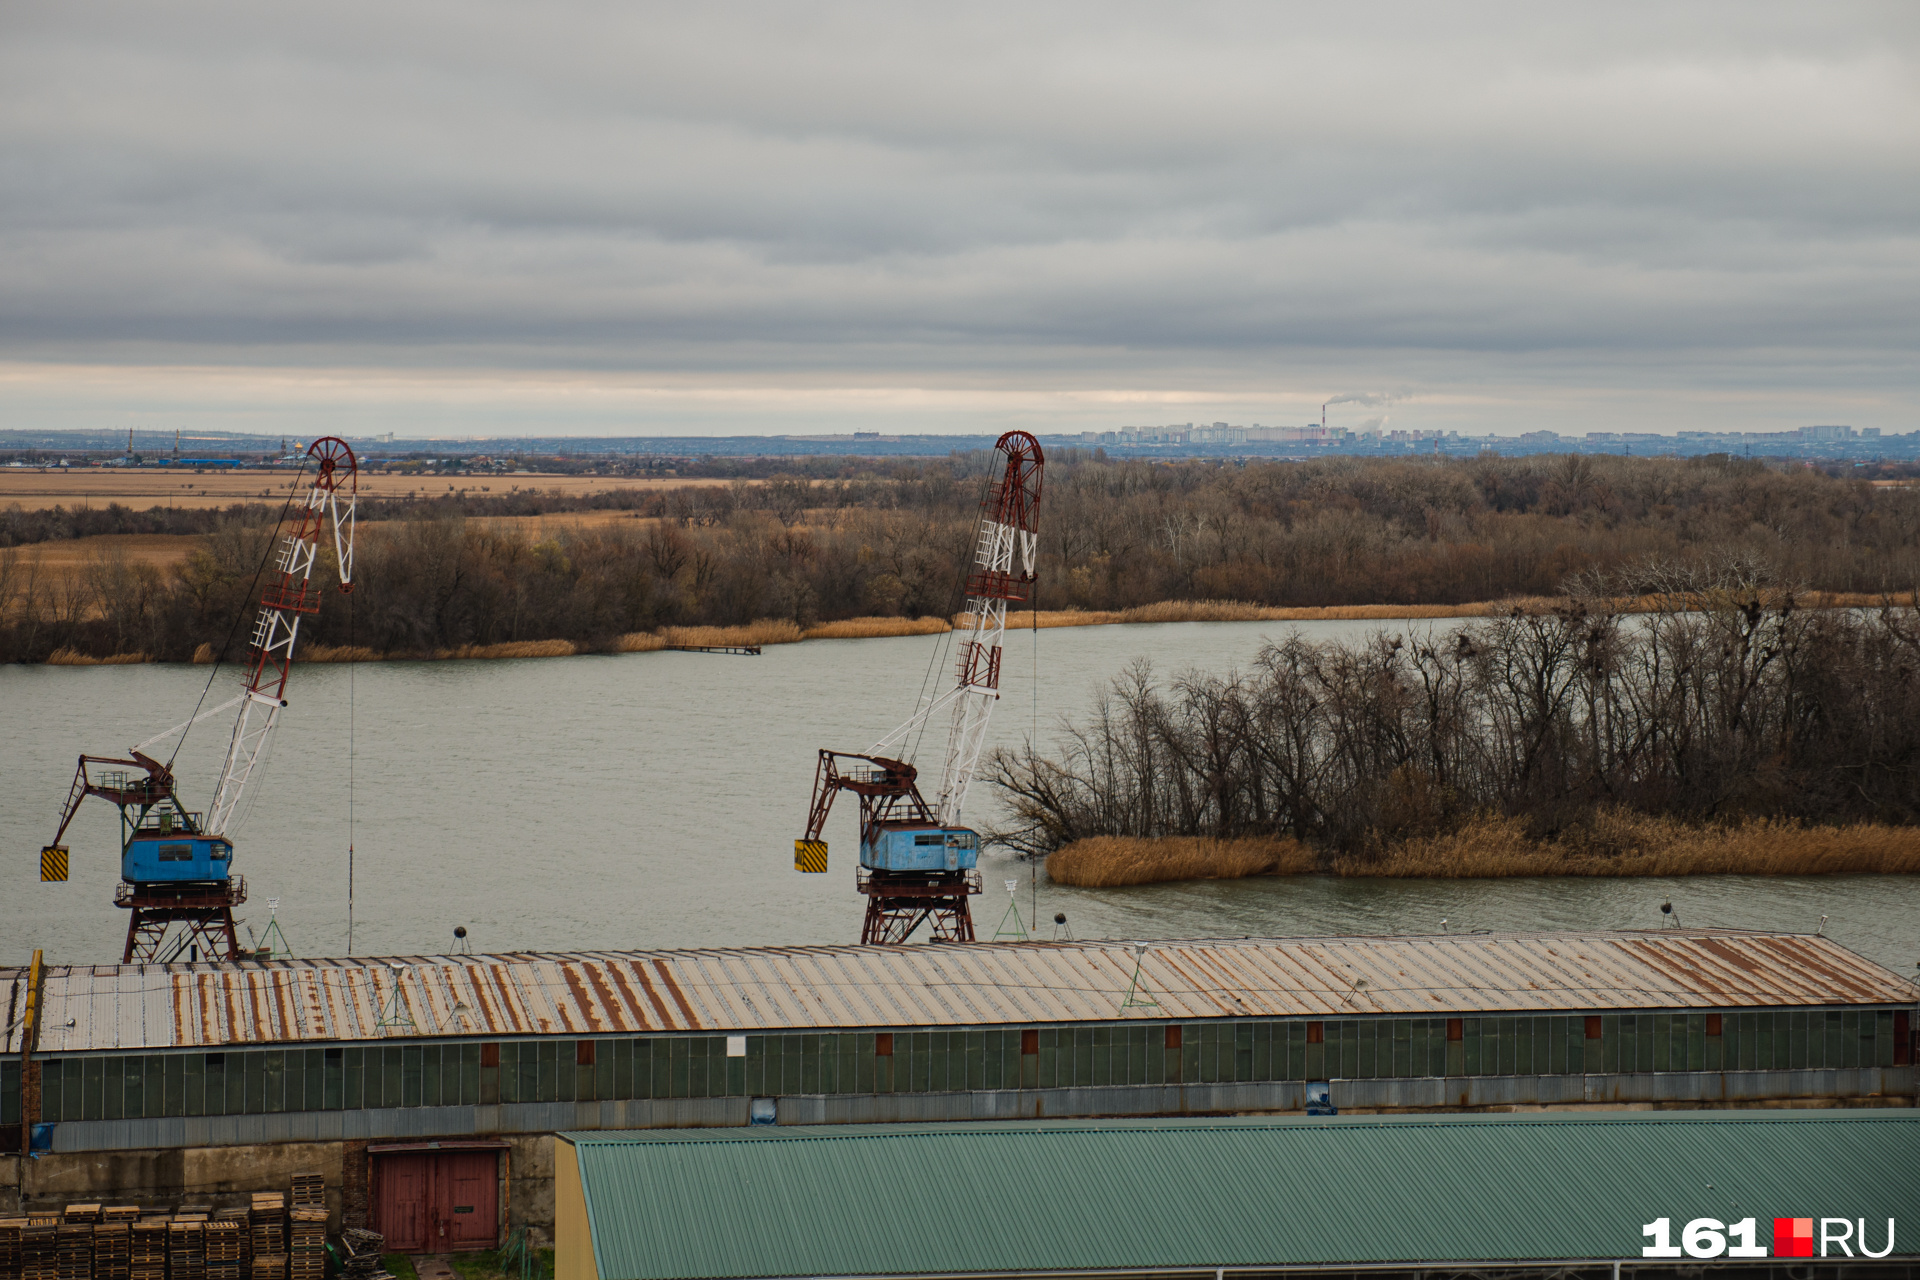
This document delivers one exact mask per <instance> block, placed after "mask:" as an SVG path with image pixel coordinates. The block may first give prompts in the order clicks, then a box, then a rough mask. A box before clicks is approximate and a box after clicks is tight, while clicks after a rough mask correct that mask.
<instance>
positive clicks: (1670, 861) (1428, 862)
mask: <svg viewBox="0 0 1920 1280" xmlns="http://www.w3.org/2000/svg"><path fill="white" fill-rule="evenodd" d="M1315 872H1327V873H1331V874H1333V875H1337V876H1350V877H1355V878H1368V877H1384V878H1396V879H1399V878H1404V879H1434V880H1498V879H1506V878H1511V877H1515V876H1709V875H1743V876H1812V875H1920V828H1915V827H1897V826H1891V825H1887V824H1882V823H1855V824H1852V825H1848V826H1807V825H1803V824H1801V823H1798V822H1792V821H1786V820H1780V819H1772V818H1752V819H1748V820H1747V821H1744V822H1740V823H1734V824H1727V825H1698V824H1693V823H1687V822H1682V821H1680V820H1678V819H1675V818H1662V817H1650V816H1648V815H1645V814H1636V813H1629V812H1626V811H1623V810H1618V809H1614V810H1604V811H1601V812H1599V813H1596V814H1595V815H1594V817H1593V819H1592V821H1591V822H1590V823H1588V824H1587V825H1585V826H1582V827H1579V828H1576V829H1574V830H1572V831H1569V832H1565V833H1562V834H1561V835H1560V836H1559V837H1558V838H1557V839H1554V840H1544V839H1541V838H1539V837H1536V836H1532V835H1529V834H1528V832H1527V830H1526V824H1525V823H1524V822H1523V821H1522V820H1520V819H1518V818H1481V819H1476V820H1474V821H1471V822H1468V823H1467V824H1465V825H1464V826H1462V827H1461V828H1460V829H1459V830H1457V831H1453V832H1450V833H1447V834H1445V835H1438V836H1428V837H1421V838H1416V839H1410V840H1402V841H1397V842H1394V843H1392V844H1389V845H1388V846H1387V847H1386V848H1385V849H1384V850H1383V851H1382V852H1381V853H1380V854H1379V855H1377V856H1375V857H1371V858H1367V857H1339V858H1332V859H1329V860H1322V859H1321V858H1320V857H1318V856H1317V855H1316V854H1315V852H1314V851H1313V849H1311V848H1310V847H1308V846H1307V845H1305V844H1302V843H1301V842H1300V841H1297V840H1292V839H1285V838H1280V839H1263V838H1246V839H1239V840H1213V839H1207V838H1204V837H1197V836H1165V837H1159V838H1143V837H1132V836H1096V837H1093V838H1091V839H1087V840H1077V841H1075V842H1074V843H1072V844H1069V845H1067V846H1065V847H1064V848H1062V849H1061V850H1060V851H1059V852H1057V853H1055V854H1053V855H1051V856H1050V857H1049V858H1048V859H1047V877H1048V878H1049V879H1051V880H1052V881H1054V882H1055V883H1056V884H1068V885H1076V886H1080V887H1083V888H1114V887H1117V886H1120V885H1135V884H1158V883H1163V882H1167V881H1175V880H1234V879H1241V878H1244V877H1247V876H1260V875H1308V874H1312V873H1315Z"/></svg>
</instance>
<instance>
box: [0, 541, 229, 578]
mask: <svg viewBox="0 0 1920 1280" xmlns="http://www.w3.org/2000/svg"><path fill="white" fill-rule="evenodd" d="M199 541H200V539H199V537H198V535H195V534H172V533H109V534H103V535H102V536H100V537H98V538H69V539H67V540H65V541H61V542H30V543H28V544H27V545H26V546H24V547H13V548H9V550H11V551H12V553H13V554H14V555H16V556H18V557H19V559H20V563H21V564H22V565H37V566H39V567H40V568H42V569H48V570H52V571H53V572H55V573H59V572H61V571H63V570H67V569H79V568H82V567H84V566H86V565H89V564H94V563H97V562H99V561H102V560H115V559H121V560H127V561H131V562H134V563H143V564H151V565H156V566H158V567H160V568H163V569H164V568H166V567H167V566H168V565H171V564H177V563H178V562H180V561H182V560H185V559H186V558H187V553H188V552H189V551H192V550H193V548H194V547H195V546H196V545H198V543H199Z"/></svg>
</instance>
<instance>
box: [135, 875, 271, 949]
mask: <svg viewBox="0 0 1920 1280" xmlns="http://www.w3.org/2000/svg"><path fill="white" fill-rule="evenodd" d="M246 900H247V882H246V881H245V880H244V879H242V878H241V877H239V876H235V877H233V878H232V879H230V880H224V881H220V882H217V883H212V884H190V885H159V884H125V883H123V884H121V885H120V886H119V888H118V889H116V890H115V891H114V895H113V905H114V906H116V907H124V908H126V909H127V910H129V911H131V912H133V915H132V917H131V918H129V919H128V921H127V946H126V950H125V951H124V952H123V953H122V954H121V957H120V963H121V964H169V963H172V962H173V961H176V960H179V959H181V958H182V957H186V958H188V959H200V960H244V959H246V958H247V957H246V953H245V952H243V951H241V949H240V936H239V933H238V931H237V930H236V929H235V928H234V922H233V909H234V908H235V907H237V906H239V905H240V904H241V903H243V902H245V901H246ZM175 925H183V926H185V927H184V928H182V929H179V930H175V929H174V926H175Z"/></svg>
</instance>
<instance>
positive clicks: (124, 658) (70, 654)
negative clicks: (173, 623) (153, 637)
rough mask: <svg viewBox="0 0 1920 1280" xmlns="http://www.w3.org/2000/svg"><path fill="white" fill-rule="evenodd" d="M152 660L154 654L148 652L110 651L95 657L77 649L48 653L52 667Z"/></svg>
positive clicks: (131, 663)
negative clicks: (103, 655)
mask: <svg viewBox="0 0 1920 1280" xmlns="http://www.w3.org/2000/svg"><path fill="white" fill-rule="evenodd" d="M152 661H153V655H151V654H146V653H110V654H108V655H107V656H106V657H104V658H93V657H89V656H87V655H86V654H84V653H81V652H80V651H79V650H77V649H55V650H54V651H53V652H52V653H50V654H48V655H47V665H48V666H50V667H126V666H133V665H135V664H137V663H142V662H152Z"/></svg>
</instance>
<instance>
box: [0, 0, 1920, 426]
mask: <svg viewBox="0 0 1920 1280" xmlns="http://www.w3.org/2000/svg"><path fill="white" fill-rule="evenodd" d="M1916 86H1920V24H1916V23H1914V22H1913V21H1912V20H1911V17H1910V14H1909V12H1908V10H1907V9H1905V8H1904V7H1901V6H1888V5H1877V4H1871V3H1859V4H1848V3H1836V4H1830V5H1822V6H1818V7H1817V8H1813V7H1808V6H1802V5H1793V4H1787V3H1784V2H1778V0H1776V2H1768V0H1759V2H1756V3H1739V4H1736V3H1702V4H1695V5H1686V6H1678V7H1675V6H1655V5H1651V4H1644V5H1636V4H1626V5H1616V6H1606V7H1604V8H1600V7H1589V8H1584V9H1582V8H1568V7H1565V6H1560V7H1551V6H1549V7H1542V6H1524V5H1508V4H1495V3H1482V4H1477V5H1470V6H1450V7H1435V6H1430V5H1420V4H1413V3H1382V4H1368V5H1359V6H1297V5H1294V6H1289V5H1269V4H1252V3H1196V4H1189V5H1180V6H1172V5H1163V6H1113V5H1104V4H1092V3H1074V2H1072V0H1063V2H1062V3H1059V4H1053V5H1047V6H1038V7H1036V6H1030V5H1028V6H1022V5H1013V4H994V3H988V4H982V5H974V6H963V7H958V8H956V7H953V6H941V7H934V6H915V5H871V4H860V3H847V2H844V0H841V2H833V0H830V2H829V3H824V4H819V5H810V6H806V7H805V8H804V9H794V8H792V7H787V6H778V5H758V4H751V3H748V4H740V5H728V6H673V5H659V4H644V3H643V4H638V5H631V4H613V3H603V2H600V0H579V2H573V3H569V2H567V0H562V2H561V3H558V4H556V5H552V6H541V7H539V8H528V7H524V6H510V5H497V4H490V3H486V2H484V0H483V2H482V3H479V4H468V5H459V6H453V5H435V4H432V3H429V4H426V5H422V6H409V7H405V8H402V9H395V8H393V7H392V6H384V5H374V4H370V3H367V2H366V0H342V2H341V3H339V4H335V5H327V6H321V7H317V8H308V9H304V10H285V9H272V8H265V9H263V8H261V7H259V6H251V5H244V4H239V3H237V2H236V0H182V3H180V4H176V5H169V6H167V7H165V8H164V9H156V8H153V7H151V6H142V5H138V4H132V3H128V2H127V0H102V3H100V4H97V5H89V6H85V7H81V8H76V7H73V6H10V7H8V8H6V9H5V10H4V11H0V168H3V169H4V172H6V174H7V175H8V181H7V182H6V183H5V184H4V187H3V188H0V428H15V429H32V430H50V429H57V428H67V427H77V428H86V429H114V428H118V429H121V430H124V429H125V428H127V427H129V426H132V427H138V428H141V429H143V430H155V431H171V430H174V429H176V428H184V429H228V430H245V431H261V432H270V433H278V432H281V431H287V432H294V433H300V434H306V435H312V434H317V433H319V432H322V431H330V430H345V431H349V432H366V433H369V434H371V433H384V432H387V431H394V432H397V433H400V434H402V435H417V436H428V435H442V436H456V435H473V436H501V435H513V434H541V435H561V434H565V435H579V436H629V435H645V434H655V435H670V436H687V437H699V436H732V435H745V434H767V435H783V434H796V433H819V432H828V431H851V430H873V431H882V432H905V433H953V432H960V433H985V434H993V433H996V432H998V431H1002V430H1006V429H1010V428H1023V429H1027V430H1032V431H1036V432H1040V433H1043V434H1044V433H1053V432H1061V433H1072V432H1081V431H1088V430H1092V431H1107V430H1114V429H1116V428H1117V427H1118V425H1119V424H1121V423H1127V422H1135V423H1150V422H1154V421H1159V420H1165V421H1167V422H1174V421H1180V422H1185V421H1189V420H1191V421H1194V422H1200V421H1203V420H1204V421H1207V422H1213V421H1219V420H1226V421H1231V422H1240V423H1251V422H1256V421H1257V422H1262V423H1275V422H1279V423H1294V422H1299V423H1305V422H1307V421H1309V420H1314V421H1318V419H1319V416H1320V407H1321V405H1322V404H1323V403H1325V404H1328V405H1329V414H1328V425H1329V427H1338V428H1341V429H1345V430H1348V431H1355V430H1359V429H1361V427H1362V426H1363V425H1364V424H1366V423H1368V422H1372V421H1374V420H1380V419H1384V421H1380V422H1377V423H1376V425H1378V426H1380V427H1381V428H1382V429H1384V430H1388V431H1394V430H1401V431H1409V432H1414V431H1418V432H1427V433H1432V432H1440V433H1443V435H1444V433H1446V432H1458V433H1460V434H1461V435H1463V436H1465V435H1476V436H1477V435H1485V434H1487V433H1489V432H1492V433H1495V434H1498V435H1502V436H1513V437H1517V436H1519V435H1520V434H1522V433H1524V432H1528V431H1538V430H1551V431H1555V432H1558V433H1562V434H1566V435H1573V436H1578V437H1581V438H1584V437H1585V436H1586V435H1587V434H1588V433H1590V432H1595V431H1643V432H1648V433H1656V434H1671V433H1674V432H1677V431H1682V430H1689V431H1691V430H1709V431H1741V432H1748V431H1757V432H1779V431H1786V430H1793V429H1797V428H1798V427H1801V426H1804V425H1807V424H1812V423H1842V422H1844V423H1850V424H1852V425H1854V426H1855V427H1856V428H1860V429H1868V428H1877V429H1879V430H1881V431H1882V432H1883V433H1886V434H1888V435H1893V434H1901V433H1906V432H1910V431H1913V430H1915V429H1916V427H1920V364H1917V363H1916V362H1915V360H1914V359H1913V352H1914V351H1915V350H1916V349H1920V310H1917V309H1916V308H1915V307H1914V305H1913V298H1914V297H1915V296H1917V295H1920V238H1917V237H1916V236H1915V235H1914V232H1913V228H1914V227H1915V226H1916V225H1920V148H1916V147H1914V146H1913V139H1914V138H1915V137H1916V136H1920V90H1917V89H1916Z"/></svg>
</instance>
